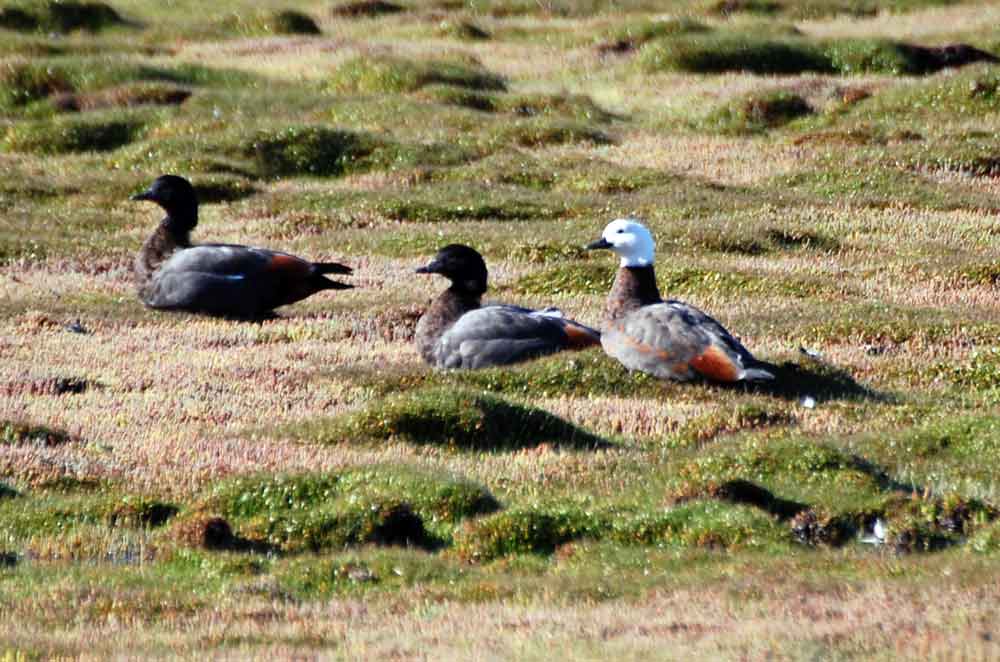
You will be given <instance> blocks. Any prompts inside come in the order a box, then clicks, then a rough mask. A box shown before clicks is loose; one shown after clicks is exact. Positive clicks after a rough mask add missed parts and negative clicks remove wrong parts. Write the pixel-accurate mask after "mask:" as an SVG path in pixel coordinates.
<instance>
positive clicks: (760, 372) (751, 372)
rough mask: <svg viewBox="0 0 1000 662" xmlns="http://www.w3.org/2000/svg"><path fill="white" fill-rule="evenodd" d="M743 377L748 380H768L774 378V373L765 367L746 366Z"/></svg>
mask: <svg viewBox="0 0 1000 662" xmlns="http://www.w3.org/2000/svg"><path fill="white" fill-rule="evenodd" d="M743 379H744V380H745V381H748V382H767V381H770V380H772V379H774V373H773V372H771V371H770V370H765V369H764V368H744V369H743Z"/></svg>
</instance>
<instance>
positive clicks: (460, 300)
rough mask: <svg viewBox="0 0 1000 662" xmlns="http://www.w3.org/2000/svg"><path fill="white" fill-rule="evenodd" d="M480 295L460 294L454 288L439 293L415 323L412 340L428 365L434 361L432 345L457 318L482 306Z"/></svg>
mask: <svg viewBox="0 0 1000 662" xmlns="http://www.w3.org/2000/svg"><path fill="white" fill-rule="evenodd" d="M481 297H482V295H481V294H473V293H469V292H461V291H458V290H456V289H455V288H454V287H452V288H449V289H447V290H445V291H444V292H442V293H441V295H440V296H438V298H437V299H435V300H434V301H433V302H431V305H430V307H428V308H427V310H426V311H425V312H424V314H423V315H422V316H421V318H420V321H418V322H417V329H416V334H415V336H414V339H415V341H416V343H417V349H418V350H419V351H420V354H421V356H423V357H424V360H426V361H427V362H428V363H432V364H433V363H435V361H434V345H435V344H436V343H437V341H438V339H439V338H440V337H441V336H442V335H444V332H445V331H447V330H448V329H449V328H451V325H452V324H454V323H455V322H456V321H458V318H459V317H461V316H462V315H464V314H465V313H467V312H469V311H470V310H475V309H477V308H479V307H480V306H481V305H482V298H481Z"/></svg>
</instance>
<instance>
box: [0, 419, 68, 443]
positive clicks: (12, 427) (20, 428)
mask: <svg viewBox="0 0 1000 662" xmlns="http://www.w3.org/2000/svg"><path fill="white" fill-rule="evenodd" d="M72 440H73V437H72V436H71V435H70V434H69V433H68V432H65V431H63V430H57V429H54V428H50V427H48V426H45V425H31V424H29V423H21V422H17V421H0V444H10V445H12V446H20V445H22V444H37V445H42V446H61V445H63V444H66V443H69V442H70V441H72Z"/></svg>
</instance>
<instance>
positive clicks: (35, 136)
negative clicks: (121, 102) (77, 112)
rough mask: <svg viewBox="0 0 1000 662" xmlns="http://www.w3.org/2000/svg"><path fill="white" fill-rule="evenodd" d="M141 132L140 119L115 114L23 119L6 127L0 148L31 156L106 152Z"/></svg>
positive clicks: (142, 126)
mask: <svg viewBox="0 0 1000 662" xmlns="http://www.w3.org/2000/svg"><path fill="white" fill-rule="evenodd" d="M144 129H145V123H144V122H142V121H141V120H139V119H137V118H135V119H126V118H122V117H121V116H116V115H108V116H104V117H59V118H56V119H45V120H34V121H27V120H26V121H22V122H19V123H17V124H14V125H12V126H10V127H9V128H8V129H7V133H6V134H5V135H4V137H3V141H2V143H0V145H2V146H3V149H4V151H8V152H29V153H32V154H68V153H76V152H106V151H110V150H113V149H118V148H119V147H122V146H123V145H127V144H129V143H130V142H132V141H134V140H136V139H137V138H138V137H139V136H140V135H141V134H142V132H143V130H144Z"/></svg>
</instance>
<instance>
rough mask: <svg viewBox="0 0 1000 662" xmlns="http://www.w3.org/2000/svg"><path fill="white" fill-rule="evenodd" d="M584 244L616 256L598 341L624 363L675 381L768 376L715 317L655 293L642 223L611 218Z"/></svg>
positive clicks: (649, 240) (648, 243) (649, 242)
mask: <svg viewBox="0 0 1000 662" xmlns="http://www.w3.org/2000/svg"><path fill="white" fill-rule="evenodd" d="M587 248H589V249H596V248H606V249H611V250H612V251H614V252H615V253H617V254H618V255H619V256H620V257H621V267H620V268H619V269H618V275H617V276H616V277H615V282H614V285H612V287H611V294H609V295H608V299H607V303H606V305H605V309H604V313H605V318H606V326H605V328H604V331H603V333H602V335H601V345H603V346H604V351H605V352H607V354H608V355H609V356H611V357H613V358H615V359H618V361H620V362H621V363H622V365H624V366H625V367H626V368H628V369H630V370H639V371H641V372H645V373H648V374H650V375H653V376H656V377H660V378H664V379H676V380H680V381H686V380H689V379H692V378H694V377H696V376H700V377H703V378H706V379H710V380H713V381H718V382H737V381H742V380H746V381H760V380H767V379H773V378H774V375H772V374H771V373H770V372H768V371H767V370H766V369H764V368H763V367H762V365H763V364H761V362H759V361H758V360H757V359H755V358H754V357H753V356H752V355H751V354H750V352H749V351H747V349H746V348H745V347H744V346H743V345H741V344H740V342H739V341H738V340H737V339H736V338H734V337H733V336H732V334H730V333H729V331H727V330H726V329H725V328H724V327H723V326H722V325H721V324H719V323H718V322H717V321H715V320H714V319H712V318H711V317H709V316H708V315H706V314H705V313H703V312H702V311H700V310H698V309H697V308H695V307H694V306H690V305H688V304H686V303H683V302H681V301H675V300H672V299H670V300H667V301H664V300H663V299H662V298H660V291H659V289H658V288H657V286H656V275H655V274H654V273H653V237H652V235H651V234H650V233H649V230H647V229H646V227H645V226H644V225H643V224H642V223H640V222H638V221H637V220H635V219H630V218H620V219H617V220H615V221H612V222H611V223H609V224H608V226H607V227H605V228H604V232H603V234H602V235H601V238H600V239H598V240H597V241H595V242H593V243H592V244H589V245H588V246H587Z"/></svg>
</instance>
